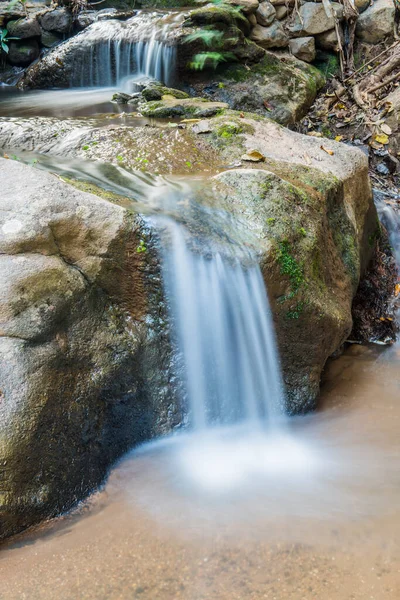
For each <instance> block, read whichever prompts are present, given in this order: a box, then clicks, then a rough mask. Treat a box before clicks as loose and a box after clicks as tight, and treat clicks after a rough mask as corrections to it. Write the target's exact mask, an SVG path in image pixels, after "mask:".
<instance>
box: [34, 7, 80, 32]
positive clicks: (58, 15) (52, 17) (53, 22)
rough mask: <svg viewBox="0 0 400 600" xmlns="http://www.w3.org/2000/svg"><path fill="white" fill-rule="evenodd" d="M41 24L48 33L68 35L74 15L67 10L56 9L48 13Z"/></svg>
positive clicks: (41, 20)
mask: <svg viewBox="0 0 400 600" xmlns="http://www.w3.org/2000/svg"><path fill="white" fill-rule="evenodd" d="M40 24H41V26H42V27H43V29H45V30H46V31H56V32H58V33H68V32H69V31H70V30H71V27H72V15H71V13H70V12H69V10H68V9H67V8H56V9H54V10H51V11H49V12H46V13H45V14H44V15H43V16H42V17H41V19H40Z"/></svg>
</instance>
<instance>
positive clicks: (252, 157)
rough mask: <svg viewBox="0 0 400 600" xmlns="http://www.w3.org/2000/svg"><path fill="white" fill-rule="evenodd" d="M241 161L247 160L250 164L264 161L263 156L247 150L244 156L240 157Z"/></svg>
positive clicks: (256, 151) (255, 151) (257, 152)
mask: <svg viewBox="0 0 400 600" xmlns="http://www.w3.org/2000/svg"><path fill="white" fill-rule="evenodd" d="M241 159H242V160H248V161H250V162H261V161H264V160H265V156H264V155H263V154H261V152H259V151H258V150H249V152H246V154H243V156H242V157H241Z"/></svg>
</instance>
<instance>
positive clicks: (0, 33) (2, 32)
mask: <svg viewBox="0 0 400 600" xmlns="http://www.w3.org/2000/svg"><path fill="white" fill-rule="evenodd" d="M18 39H19V38H17V37H10V36H9V35H8V29H7V26H6V27H3V28H1V29H0V46H1V51H2V52H4V53H5V54H8V52H9V50H10V48H9V45H8V43H9V41H10V40H18Z"/></svg>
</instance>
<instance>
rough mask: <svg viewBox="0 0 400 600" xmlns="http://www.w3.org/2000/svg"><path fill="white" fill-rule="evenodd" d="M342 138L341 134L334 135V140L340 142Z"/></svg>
mask: <svg viewBox="0 0 400 600" xmlns="http://www.w3.org/2000/svg"><path fill="white" fill-rule="evenodd" d="M342 139H343V136H342V135H337V136H336V137H335V142H341V141H342Z"/></svg>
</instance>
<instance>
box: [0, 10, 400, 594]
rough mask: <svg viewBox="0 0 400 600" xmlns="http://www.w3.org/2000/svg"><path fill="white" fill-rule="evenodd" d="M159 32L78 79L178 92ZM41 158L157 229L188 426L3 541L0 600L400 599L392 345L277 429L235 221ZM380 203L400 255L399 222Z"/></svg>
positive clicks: (107, 46) (143, 178) (253, 291)
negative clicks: (100, 189) (84, 498)
mask: <svg viewBox="0 0 400 600" xmlns="http://www.w3.org/2000/svg"><path fill="white" fill-rule="evenodd" d="M150 21H151V22H152V20H151V19H150ZM150 21H149V22H150ZM102 27H103V24H102V23H97V24H94V26H92V28H93V29H92V31H93V32H94V33H93V35H95V36H96V39H97V40H98V39H99V33H100V34H101V28H102ZM149 31H150V30H149ZM160 31H161V32H162V31H163V30H162V28H161V30H160V28H157V33H156V34H155V33H154V29H152V30H151V31H150V34H149V35H148V34H147V33H146V35H145V36H143V37H144V39H143V40H136V39H134V40H132V41H131V42H129V43H128V45H127V44H126V39H125V38H124V37H123V36H122V35H121V27H120V25H116V26H115V32H114V33H113V34H112V35H110V36H109V38H108V39H107V40H106V41H104V42H101V43H100V44H98V45H96V44H94V45H93V54H85V55H83V58H82V57H81V58H82V60H83V62H82V63H81V66H82V65H86V63H85V61H86V60H87V61H89V62H90V70H89V62H88V63H87V66H86V67H82V70H79V69H78V68H77V69H76V78H77V79H76V81H75V82H74V85H85V86H97V85H106V86H114V85H116V84H118V85H120V84H122V82H123V80H124V79H125V78H126V77H128V79H131V78H132V76H134V75H135V74H145V75H151V76H153V77H159V78H160V79H163V80H164V81H165V82H168V73H169V72H171V70H173V69H172V64H173V53H172V51H171V53H170V54H169V50H167V48H170V46H168V44H167V43H166V41H167V33H166V32H167V28H166V29H165V31H164V33H161V34H160ZM151 32H153V33H151ZM146 36H147V37H146ZM100 65H102V68H101V69H100ZM92 66H93V67H92ZM12 93H13V94H15V92H12ZM61 94H63V96H62V95H61ZM76 94H78V95H76ZM84 94H88V92H87V91H85V90H81V91H80V92H76V90H72V91H69V92H68V93H64V92H61V93H60V92H40V93H38V92H34V93H31V94H27V95H21V96H19V100H18V101H17V103H15V97H16V96H13V97H12V99H10V98H9V99H10V100H11V101H10V102H9V104H8V106H6V107H5V108H4V106H5V105H4V104H3V109H2V110H3V111H4V112H3V113H2V114H10V111H11V110H13V111H14V113H15V112H16V113H17V116H18V111H20V112H19V114H28V115H32V114H34V113H35V112H36V113H37V111H38V110H39V111H46V110H47V111H52V112H50V114H54V115H58V116H59V115H60V109H61V114H62V110H64V111H65V116H66V117H68V115H70V114H74V115H75V114H76V113H75V112H74V111H77V110H78V111H85V110H88V111H90V110H93V111H94V113H93V114H98V112H100V109H99V108H98V107H99V106H101V107H102V108H104V106H105V104H107V102H106V97H108V98H109V97H110V91H109V89H107V90H98V91H96V92H93V90H91V91H90V94H92V96H91V99H92V106H93V104H94V105H96V109H93V108H92V109H91V108H90V103H91V101H90V96H89V95H88V96H87V103H86V104H85V103H84V104H85V106H87V107H88V108H87V109H86V108H85V107H82V105H81V104H80V105H79V108H77V107H76V104H77V103H80V99H82V98H84ZM93 94H96V96H94V95H93ZM97 94H98V95H97ZM104 94H107V95H108V96H105V95H104ZM45 98H46V99H47V100H48V103H47V105H46V106H40V105H44V104H45V102H44V99H45ZM96 102H97V104H96ZM96 111H97V112H96ZM47 114H49V113H47ZM83 114H86V113H83ZM46 152H48V155H46V156H42V157H41V164H40V165H39V166H40V167H41V168H46V169H49V170H52V171H55V172H57V173H60V174H64V175H65V174H67V175H68V174H69V175H72V176H74V175H75V176H76V175H77V174H78V175H79V177H81V178H83V179H86V180H89V181H92V182H94V183H97V184H100V185H104V186H105V187H107V188H108V189H110V190H112V191H116V192H117V193H121V194H123V195H124V196H126V197H128V198H130V199H131V201H132V202H134V203H135V207H136V209H137V210H140V211H141V212H143V213H144V214H146V215H147V218H149V219H152V221H153V223H154V225H155V226H156V227H157V228H158V229H159V231H160V235H161V240H162V247H163V276H164V283H165V292H166V295H167V298H168V300H169V306H170V311H171V312H170V317H171V323H172V325H173V331H174V344H175V346H176V351H177V353H178V355H179V357H180V358H179V361H178V363H179V365H180V368H181V369H182V371H181V373H182V380H183V382H184V386H183V393H182V401H183V402H187V425H188V427H187V428H186V431H184V432H181V433H180V434H178V435H174V436H172V437H170V438H166V439H162V440H159V441H157V442H153V443H149V444H147V445H144V446H143V447H142V448H139V449H136V450H134V451H132V452H131V453H130V454H128V455H127V456H126V457H125V458H124V459H123V460H122V461H121V462H120V464H119V465H117V466H116V467H115V469H114V470H113V471H112V472H111V474H110V477H109V480H108V481H107V483H106V485H105V487H104V489H103V490H101V491H100V492H98V493H96V494H94V495H93V497H92V498H91V499H90V500H89V501H88V502H86V503H83V504H82V506H81V507H79V508H78V509H77V510H76V511H75V512H73V513H72V514H70V515H66V516H64V517H62V518H60V519H55V520H53V521H51V522H50V523H48V524H43V525H42V526H40V527H38V528H37V529H35V530H32V531H31V532H28V533H26V534H24V535H21V536H18V537H17V538H14V539H13V540H10V541H9V542H8V544H7V545H5V546H4V547H3V549H2V552H1V553H0V599H1V600H16V599H23V598H26V599H29V600H36V599H37V600H39V599H40V600H46V599H47V598H49V599H50V598H57V599H59V600H75V599H76V598H87V599H96V600H98V599H103V598H104V599H106V598H110V599H113V600H114V599H122V600H125V599H126V600H128V599H131V598H133V599H135V598H141V599H142V600H177V599H179V598H181V599H182V600H206V599H212V600H217V599H218V600H261V599H265V598H268V599H269V600H313V599H315V600H317V599H318V600H366V599H367V600H370V599H372V600H397V599H398V598H400V542H399V540H400V521H399V517H400V513H399V499H400V493H399V490H400V474H399V470H398V464H399V457H400V438H399V435H398V431H399V424H400V404H399V402H398V395H399V388H400V375H399V368H398V367H399V362H400V348H399V346H398V345H395V346H393V347H390V348H383V349H381V348H375V347H365V348H361V347H360V348H359V347H357V346H354V347H352V348H350V349H349V350H348V351H347V352H346V353H345V354H344V355H343V356H342V357H341V358H339V359H338V360H336V361H335V362H332V363H331V364H330V366H329V367H328V369H327V374H326V378H325V384H324V387H323V391H322V399H321V410H320V411H319V412H318V413H317V414H314V415H311V416H308V417H301V418H294V419H290V420H285V419H284V418H283V417H282V405H283V395H284V390H283V386H282V382H281V376H280V370H279V361H278V357H277V353H276V348H275V340H274V334H273V328H272V324H271V323H272V320H271V316H270V312H269V307H268V298H267V294H266V290H265V288H264V283H263V279H262V276H261V273H260V270H259V267H258V265H257V260H256V253H255V252H253V251H252V250H251V248H250V247H249V246H247V245H243V244H241V241H240V240H241V238H240V232H236V231H233V229H234V228H235V223H232V222H231V221H230V220H229V218H228V217H227V216H226V215H224V214H223V211H220V210H218V208H215V207H212V208H210V207H206V208H201V207H196V206H194V204H195V203H193V202H191V205H190V210H189V211H187V210H186V209H185V203H186V201H187V193H188V187H187V185H186V183H184V182H181V181H168V180H166V179H163V178H157V177H152V176H147V175H143V174H139V173H129V172H127V171H125V170H124V169H123V168H122V167H111V166H110V165H102V164H101V163H90V161H87V162H86V163H85V162H84V161H73V160H71V161H68V160H62V161H60V158H59V155H57V154H56V153H54V154H53V155H52V152H51V148H49V149H47V150H46ZM26 159H27V160H28V159H29V156H27V157H26ZM160 190H161V192H160ZM160 198H161V199H162V200H160ZM171 198H172V200H171ZM182 206H183V208H182ZM378 208H379V211H380V213H381V216H382V218H383V219H386V221H387V223H388V224H389V226H390V232H391V242H392V245H394V246H396V248H399V247H400V244H398V239H397V236H398V231H399V227H398V220H397V216H396V213H395V211H393V210H392V208H390V206H389V207H388V205H387V203H384V202H383V200H382V199H380V200H379V205H378ZM193 212H194V213H195V214H196V217H199V215H200V216H201V219H202V220H201V227H199V228H197V229H196V225H195V224H194V223H195V222H193V221H192V216H193ZM160 213H161V215H162V216H159V215H160ZM196 222H197V221H196ZM221 231H222V232H223V235H219V233H220V232H221ZM22 575H23V576H22Z"/></svg>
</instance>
